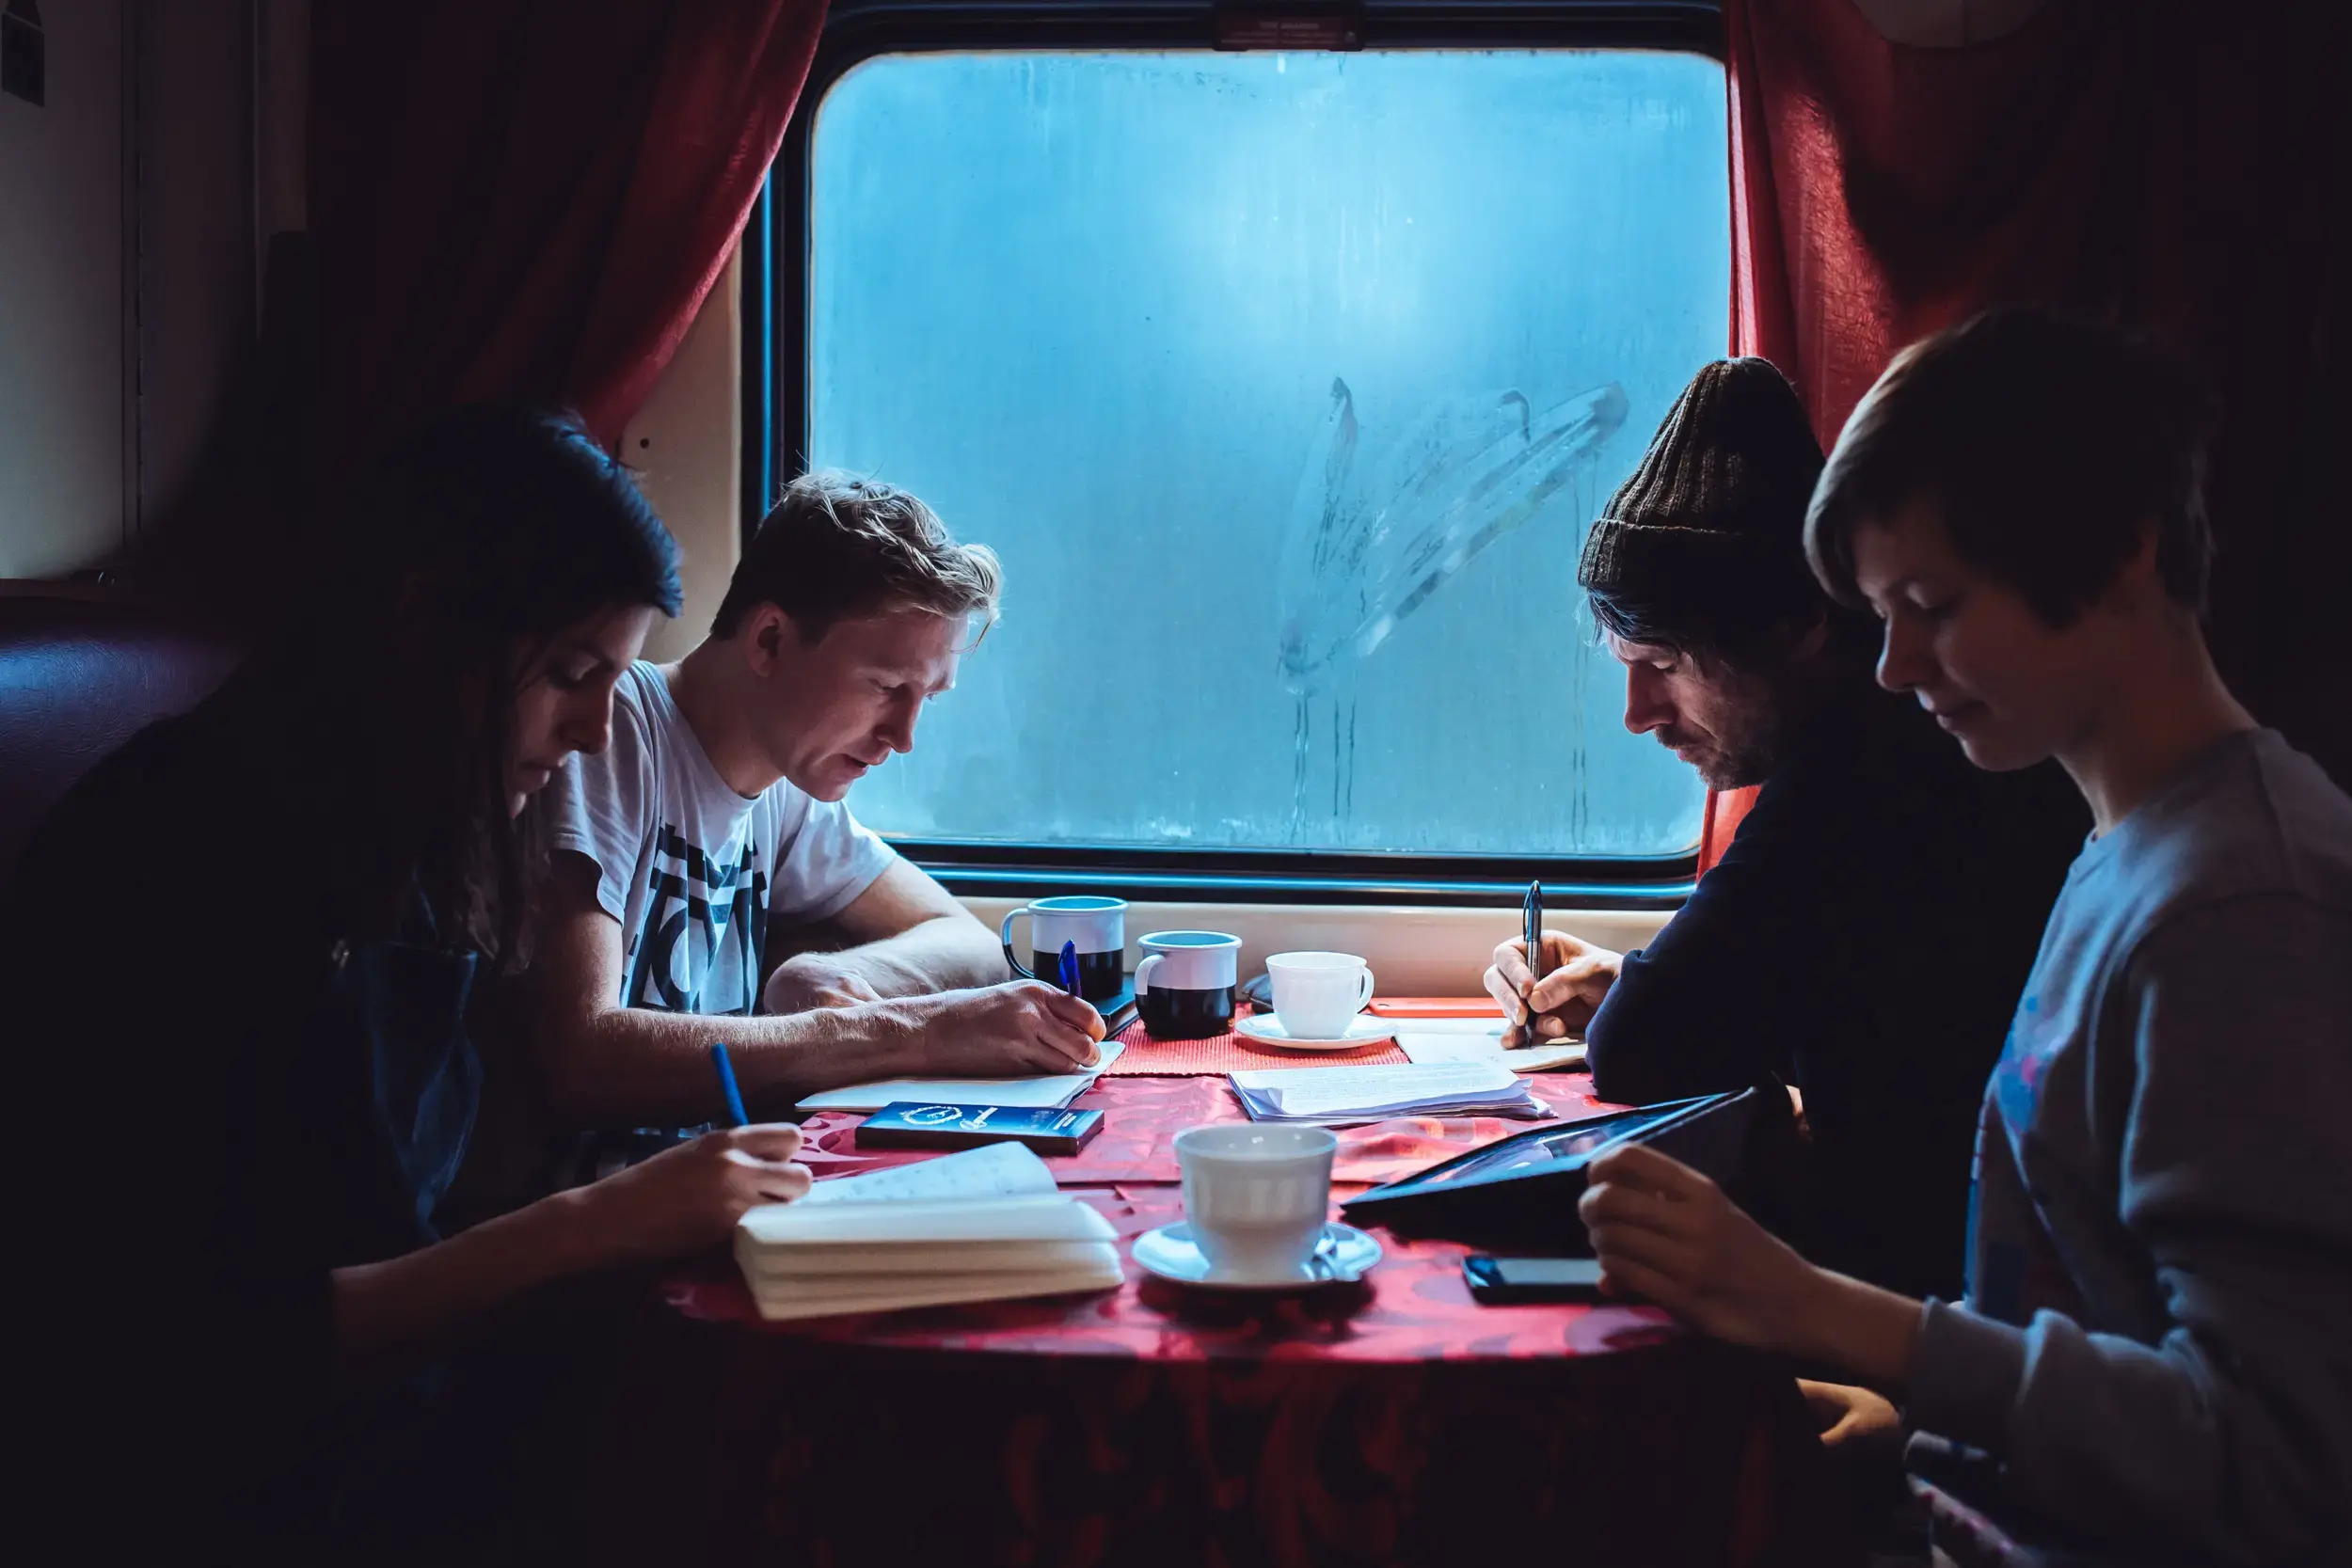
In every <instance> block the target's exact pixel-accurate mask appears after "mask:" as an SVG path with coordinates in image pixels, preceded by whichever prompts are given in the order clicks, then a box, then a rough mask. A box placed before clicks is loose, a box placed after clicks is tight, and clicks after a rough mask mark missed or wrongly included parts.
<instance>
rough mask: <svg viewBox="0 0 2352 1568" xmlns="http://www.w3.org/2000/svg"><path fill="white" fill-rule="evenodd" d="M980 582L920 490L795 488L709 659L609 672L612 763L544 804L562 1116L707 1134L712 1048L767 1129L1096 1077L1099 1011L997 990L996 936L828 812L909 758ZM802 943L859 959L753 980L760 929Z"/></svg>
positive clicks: (971, 553)
mask: <svg viewBox="0 0 2352 1568" xmlns="http://www.w3.org/2000/svg"><path fill="white" fill-rule="evenodd" d="M997 582H998V569H997V564H996V558H995V557H994V556H993V554H991V553H990V552H989V551H988V550H987V549H986V548H984V547H982V546H967V545H960V544H958V543H956V542H955V540H953V539H952V538H950V537H949V536H948V533H947V531H946V528H945V527H943V526H942V525H941V523H940V521H939V518H938V517H937V516H936V515H934V514H933V513H932V512H931V510H930V508H929V507H927V506H925V505H924V504H923V503H922V502H921V501H919V500H917V499H915V498H914V497H913V496H910V495H908V494H906V493H905V492H904V491H901V490H898V489H895V488H893V487H891V486H889V485H884V484H879V483H872V482H869V481H864V480H858V479H852V478H849V477H847V476H843V475H838V474H812V475H808V476H806V477H804V478H802V479H799V480H796V481H794V482H793V483H792V484H791V485H790V486H789V487H788V488H787V491H786V492H785V496H784V499H782V500H780V501H779V502H778V503H777V504H776V507H775V509H774V510H773V511H772V512H771V513H770V514H769V515H768V517H767V519H766V520H765V521H764V522H762V523H761V525H760V528H759V531H758V532H757V534H756V535H755V536H754V538H753V540H752V542H751V544H750V546H749V547H748V548H747V549H746V550H745V552H744V556H743V560H742V562H741V564H740V565H739V566H738V567H737V569H736V573H735V578H734V580H733V582H732V583H730V584H729V586H728V589H727V595H726V598H725V600H724V602H723V604H722V605H721V606H720V609H719V613H718V616H717V618H716V620H715V621H714V622H713V624H712V627H711V635H710V636H709V638H707V640H705V641H703V643H702V644H701V645H700V646H699V647H697V648H695V649H694V650H693V651H692V652H691V653H690V654H688V655H687V656H686V657H684V658H682V659H680V660H679V661H678V662H677V663H675V664H669V665H654V664H649V663H642V662H641V663H639V664H637V665H635V666H634V667H633V668H631V669H630V670H629V671H628V673H625V674H624V675H623V676H622V678H621V681H620V684H619V686H618V688H617V689H616V690H615V691H614V694H613V702H612V743H611V744H610V745H608V746H607V747H606V748H605V749H604V751H603V752H600V753H598V754H596V755H593V756H590V755H576V756H574V757H573V758H572V759H571V760H570V761H569V762H568V763H566V764H565V765H564V768H563V770H562V771H561V772H560V773H559V774H558V775H557V776H556V778H555V780H554V782H553V784H552V785H551V787H550V789H549V797H550V804H551V805H552V807H553V810H552V812H551V814H550V816H551V819H552V821H553V822H554V824H555V826H554V832H553V841H554V849H555V854H554V866H553V874H552V876H551V877H550V879H549V887H548V895H547V899H546V910H545V911H544V914H545V918H544V934H543V936H542V939H541V946H540V951H539V954H538V956H537V958H536V959H535V961H534V963H533V966H532V967H533V972H534V974H536V976H537V980H536V983H535V1001H536V1007H535V1010H536V1015H537V1019H536V1028H535V1029H534V1031H533V1034H534V1037H535V1039H536V1042H537V1045H538V1054H539V1057H540V1061H541V1067H542V1071H543V1072H544V1074H545V1077H546V1079H547V1083H548V1093H549V1097H550V1099H551V1100H552V1101H553V1102H554V1103H555V1105H556V1106H557V1107H558V1108H559V1109H560V1110H562V1111H564V1112H565V1113H567V1114H568V1115H569V1116H571V1117H574V1118H576V1119H579V1120H580V1121H582V1122H587V1123H591V1124H595V1123H604V1124H612V1123H617V1122H630V1121H660V1120H674V1121H680V1122H683V1121H691V1120H700V1119H703V1118H705V1117H710V1116H712V1115H714V1114H715V1113H716V1112H717V1111H718V1109H719V1100H720V1090H719V1085H718V1081H717V1078H716V1075H715V1074H714V1072H713V1070H712V1067H711V1063H710V1060H709V1051H708V1047H709V1045H710V1043H711V1042H712V1041H713V1040H723V1041H725V1042H726V1045H727V1048H728V1053H729V1055H730V1056H731V1057H732V1058H733V1061H734V1064H735V1069H736V1072H737V1075H738V1077H739V1080H740V1082H741V1085H742V1088H743V1093H744V1096H745V1098H746V1099H747V1100H748V1101H751V1102H752V1103H753V1104H754V1105H755V1106H764V1107H766V1108H767V1109H770V1110H774V1109H779V1108H784V1107H788V1106H789V1105H791V1104H792V1103H793V1101H796V1100H798V1099H799V1098H801V1097H802V1096H803V1095H806V1094H810V1093H813V1092H815V1091H817V1090H819V1089H825V1088H832V1087H836V1086H838V1085H844V1084H855V1083H863V1082H866V1081H867V1080H870V1079H875V1078H887V1077H893V1076H898V1075H902V1074H923V1075H929V1076H948V1077H978V1076H990V1075H994V1074H1005V1075H1008V1076H1011V1075H1020V1074H1028V1073H1039V1072H1058V1071H1069V1070H1072V1069H1076V1068H1078V1067H1082V1066H1085V1065H1087V1064H1089V1063H1091V1062H1092V1061H1094V1060H1095V1059H1096V1054H1097V1053H1096V1051H1095V1041H1096V1040H1098V1039H1100V1038H1101V1037H1102V1033H1103V1022H1102V1019H1101V1018H1100V1016H1099V1015H1097V1014H1096V1013H1095V1011H1094V1009H1093V1008H1092V1007H1090V1006H1088V1005H1087V1004H1086V1003H1084V1002H1081V1001H1079V1000H1077V999H1076V998H1074V997H1071V996H1067V995H1064V994H1063V993H1062V992H1060V991H1059V990H1055V989H1054V988H1053V987H1051V986H1046V985H1041V984H1040V983H1038V982H1036V981H1018V982H1014V983H1010V984H1007V983H1004V982H1005V977H1006V973H1007V972H1006V968H1005V963H1004V959H1003V957H1002V951H1001V949H1000V948H999V946H998V944H997V941H996V937H995V934H994V933H993V932H992V931H990V930H989V929H988V928H987V927H984V926H982V925H981V924H980V923H979V922H978V921H977V920H975V919H974V918H973V917H972V916H971V914H970V913H968V912H967V911H965V910H964V909H963V907H962V906H961V905H960V904H958V903H957V902H956V901H955V899H954V898H952V897H951V896H949V895H948V894H947V892H946V889H944V888H942V887H941V886H940V885H939V884H938V883H937V882H936V881H933V880H932V879H930V877H929V876H927V875H926V874H925V873H923V872H922V871H921V870H919V869H917V868H916V867H915V866H914V865H912V864H910V863H907V862H906V861H904V860H902V859H900V858H899V857H898V854H897V852H896V851H894V850H893V849H892V848H891V847H889V846H888V845H886V844H884V843H883V842H882V840H881V839H879V838H877V837H876V836H874V834H873V833H871V832H868V831H867V830H866V829H865V828H864V827H862V826H860V825H859V823H858V821H857V820H856V818H854V817H852V816H850V811H849V807H848V806H847V805H846V804H844V803H843V797H844V796H846V795H847V794H848V793H849V790H850V785H851V784H855V783H856V782H857V781H858V779H859V778H861V777H863V776H864V774H865V773H866V769H868V768H873V767H875V766H876V765H878V764H879V763H881V762H882V761H883V760H884V759H885V758H887V757H888V756H889V755H890V754H891V753H892V752H905V751H910V750H912V749H913V747H914V725H915V720H916V718H917V716H918V715H919V714H920V713H921V711H922V707H923V705H924V704H925V703H926V702H928V701H930V699H931V698H932V697H934V696H937V695H938V694H939V693H941V692H943V691H946V690H947V689H949V688H950V687H952V686H953V685H954V684H955V678H956V666H957V663H958V661H959V659H960V658H961V656H962V654H963V652H964V651H965V650H966V649H967V648H968V647H970V645H971V644H972V642H973V641H975V640H976V638H977V635H978V634H979V633H981V632H984V631H985V630H986V629H987V626H988V625H989V623H990V621H992V620H993V617H994V615H995V609H996V594H997ZM818 922H825V923H829V924H830V926H831V927H833V928H834V932H835V933H836V934H838V935H844V936H846V937H847V938H848V939H849V941H850V943H851V945H850V946H849V947H847V948H845V949H842V950H840V951H834V952H806V953H801V954H797V955H795V956H793V957H790V958H784V959H783V960H782V961H780V962H778V961H775V960H774V959H773V958H771V942H770V936H771V932H773V931H778V930H781V929H782V928H784V927H795V926H805V925H810V924H814V923H818Z"/></svg>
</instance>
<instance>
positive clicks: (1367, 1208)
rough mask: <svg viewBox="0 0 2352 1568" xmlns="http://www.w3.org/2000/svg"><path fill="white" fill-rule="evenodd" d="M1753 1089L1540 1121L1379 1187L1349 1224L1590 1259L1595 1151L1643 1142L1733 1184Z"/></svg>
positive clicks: (1353, 1208) (1349, 1213) (1352, 1208)
mask: <svg viewBox="0 0 2352 1568" xmlns="http://www.w3.org/2000/svg"><path fill="white" fill-rule="evenodd" d="M1756 1094H1757V1091H1756V1090H1755V1089H1741V1090H1739V1091H1738V1092H1737V1093H1733V1094H1718V1095H1708V1096H1705V1097H1703V1098H1700V1099H1696V1100H1677V1101H1670V1102H1668V1103H1666V1104H1663V1105H1645V1106H1642V1107H1640V1108H1639V1109H1636V1110H1630V1111H1613V1112H1610V1113H1608V1114H1607V1115H1604V1116H1598V1117H1586V1118H1584V1119H1582V1120H1581V1121H1575V1122H1570V1123H1569V1124H1567V1125H1566V1126H1565V1127H1539V1128H1536V1129H1535V1130H1534V1131H1533V1132H1520V1133H1518V1134H1515V1135H1514V1136H1511V1137H1508V1138H1504V1139H1502V1140H1501V1141H1500V1142H1497V1143H1491V1144H1488V1145H1486V1147H1485V1148H1473V1149H1471V1150H1470V1152H1469V1153H1468V1154H1457V1155H1455V1156H1454V1158H1453V1159H1451V1160H1446V1161H1442V1162H1440V1163H1439V1164H1434V1165H1432V1166H1430V1167H1429V1168H1428V1169H1427V1170H1423V1171H1417V1172H1415V1173H1414V1174H1413V1175H1411V1176H1407V1177H1405V1178H1403V1179H1401V1180H1395V1181H1391V1182H1390V1183H1388V1184H1387V1185H1386V1186H1381V1187H1375V1188H1373V1189H1372V1190H1371V1191H1369V1192H1366V1193H1363V1194H1361V1195H1359V1196H1357V1197H1355V1198H1353V1199H1351V1200H1350V1201H1349V1202H1347V1203H1346V1204H1344V1205H1343V1206H1342V1209H1341V1212H1342V1213H1343V1214H1344V1215H1345V1216H1346V1217H1347V1221H1348V1223H1349V1224H1351V1225H1384V1226H1386V1227H1389V1228H1390V1229H1391V1230H1392V1231H1394V1232H1396V1233H1397V1234H1398V1235H1400V1236H1442V1237H1446V1238H1448V1239H1450V1240H1453V1241H1458V1242H1469V1243H1471V1244H1473V1245H1477V1246H1483V1247H1486V1248H1489V1249H1491V1250H1508V1249H1511V1248H1514V1247H1518V1248H1524V1249H1525V1250H1527V1251H1529V1252H1531V1253H1535V1254H1541V1255H1546V1256H1554V1257H1589V1256H1591V1253H1592V1244H1591V1243H1590V1242H1589V1241H1587V1240H1586V1238H1585V1235H1584V1223H1583V1221H1581V1220H1580V1219H1578V1218H1577V1214H1576V1200H1577V1199H1578V1198H1580V1197H1581V1196H1583V1194H1584V1168H1585V1166H1586V1165H1587V1164H1589V1163H1590V1162H1591V1161H1592V1159H1593V1157H1594V1156H1596V1155H1597V1154H1598V1153H1600V1151H1601V1150H1602V1149H1604V1148H1609V1147H1611V1146H1612V1145H1613V1144H1618V1143H1624V1142H1639V1143H1646V1144H1650V1145H1652V1146H1654V1147H1656V1148H1658V1149H1659V1150H1661V1152H1663V1153H1666V1154H1671V1155H1673V1156H1674V1157H1675V1158H1676V1159H1677V1160H1680V1161H1682V1162H1683V1163H1684V1164H1688V1165H1692V1166H1693V1167H1694V1168H1696V1169H1698V1170H1700V1171H1703V1172H1705V1173H1706V1174H1707V1175H1708V1176H1709V1177H1711V1178H1713V1179H1714V1180H1717V1181H1720V1182H1724V1183H1725V1184H1729V1183H1730V1182H1731V1181H1733V1180H1735V1179H1736V1178H1737V1176H1738V1175H1739V1172H1740V1165H1741V1164H1742V1161H1743V1158H1744V1156H1745V1153H1746V1148H1747V1139H1748V1130H1749V1127H1750V1124H1751V1123H1752V1121H1753V1120H1754V1116H1755V1111H1756V1104H1757V1100H1756Z"/></svg>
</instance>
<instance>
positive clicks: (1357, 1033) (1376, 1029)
mask: <svg viewBox="0 0 2352 1568" xmlns="http://www.w3.org/2000/svg"><path fill="white" fill-rule="evenodd" d="M1233 1033H1234V1034H1236V1035H1247V1036H1248V1037H1250V1038H1251V1039H1253V1040H1256V1041H1257V1042H1258V1043H1259V1044H1261V1045H1279V1046H1280V1047H1281V1048H1282V1049H1283V1050H1285V1051H1355V1050H1358V1049H1360V1048H1361V1047H1363V1046H1367V1045H1370V1044H1372V1043H1373V1042H1374V1041H1375V1040H1392V1039H1394V1038H1396V1020H1394V1019H1392V1018H1374V1017H1372V1016H1371V1015H1370V1014H1368V1013H1359V1014H1357V1015H1356V1017H1355V1019H1354V1020H1352V1021H1351V1022H1349V1023H1348V1026H1347V1034H1346V1036H1345V1037H1343V1038H1341V1039H1335V1040H1327V1039H1299V1038H1296V1037H1294V1036H1293V1035H1292V1034H1291V1033H1290V1031H1289V1030H1287V1029H1284V1028H1283V1027H1282V1022H1281V1020H1279V1019H1278V1018H1276V1017H1275V1016H1274V1015H1273V1014H1272V1013H1251V1014H1250V1015H1249V1016H1248V1018H1239V1019H1235V1020H1234V1021H1233Z"/></svg>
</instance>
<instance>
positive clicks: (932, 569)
mask: <svg viewBox="0 0 2352 1568" xmlns="http://www.w3.org/2000/svg"><path fill="white" fill-rule="evenodd" d="M1002 577H1003V574H1002V569H1001V568H1000V567H999V566H998V565H997V562H996V556H995V552H993V550H991V549H989V547H988V546H985V545H960V544H958V543H956V541H955V540H954V539H953V538H952V537H951V536H950V535H949V534H948V532H947V526H946V524H945V523H943V522H941V521H940V520H939V515H938V514H937V513H935V512H933V511H932V510H931V509H930V507H928V506H926V505H924V504H923V503H922V502H921V501H920V500H917V499H915V498H914V497H913V496H911V495H909V494H908V493H907V492H906V491H904V490H901V489H899V488H898V486H896V485H893V484H884V483H882V482H880V481H879V480H871V479H862V478H859V477H858V476H856V475H854V474H845V473H840V472H837V471H834V470H820V471H818V472H817V473H810V474H803V475H802V476H801V477H800V478H798V479H796V480H794V481H793V482H792V483H790V484H787V485H786V486H785V490H784V496H783V498H782V499H779V500H778V501H777V502H776V504H775V505H774V507H773V508H771V510H770V511H769V513H768V515H767V516H766V517H765V518H763V519H762V520H761V521H760V525H759V531H757V532H756V533H755V534H753V536H752V541H751V543H750V545H748V546H745V548H744V551H743V559H742V561H741V562H739V563H738V564H737V566H736V568H735V577H734V579H733V580H732V581H730V582H729V583H728V584H727V596H726V598H725V599H724V600H723V601H721V603H720V605H719V613H718V615H717V617H716V618H714V619H713V620H712V622H711V625H710V631H711V635H712V636H714V637H733V636H734V635H735V634H736V632H737V631H738V630H739V628H740V627H741V626H742V624H743V617H744V616H746V615H748V614H750V613H751V612H752V610H755V609H756V608H758V607H759V606H761V605H763V604H771V605H774V606H775V607H776V608H777V609H778V610H783V611H784V612H785V613H786V614H787V615H789V616H791V617H792V621H793V624H794V625H795V626H799V627H800V630H801V635H802V637H803V639H804V640H806V641H810V642H817V641H822V640H823V638H824V635H825V633H826V632H827V631H828V630H830V629H831V628H832V626H833V624H834V622H836V621H846V620H851V619H854V618H856V617H858V616H861V615H871V614H874V613H877V612H878V611H881V610H888V609H893V608H896V607H898V606H901V605H908V606H913V607H914V608H915V609H917V610H930V611H931V612H933V613H934V614H939V615H975V614H977V615H978V616H980V617H981V618H982V621H981V626H980V635H983V636H985V635H986V633H987V630H988V627H989V626H992V625H993V624H994V622H995V619H996V596H997V594H998V592H999V590H1000V587H1001V584H1002ZM976 641H977V639H976Z"/></svg>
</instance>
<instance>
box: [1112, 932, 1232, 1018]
mask: <svg viewBox="0 0 2352 1568" xmlns="http://www.w3.org/2000/svg"><path fill="white" fill-rule="evenodd" d="M1136 945H1137V946H1139V947H1141V948H1142V949H1143V961H1142V962H1141V963H1139V964H1137V965H1136V1011H1137V1012H1138V1013H1140V1014H1142V1016H1143V1026H1144V1028H1145V1029H1146V1030H1148V1031H1149V1032H1150V1033H1151V1034H1152V1035H1153V1036H1154V1037H1157V1038H1160V1039H1166V1040H1197V1039H1204V1038H1206V1037H1209V1036H1211V1035H1221V1034H1223V1033H1225V1031H1226V1030H1228V1029H1230V1028H1232V1025H1233V998H1234V992H1233V988H1234V985H1235V982H1236V981H1238V980H1239V978H1240V967H1239V966H1240V963H1241V938H1239V937H1236V936H1231V935H1228V934H1227V933H1226V932H1223V931H1154V932H1152V934H1151V935H1150V936H1148V937H1145V938H1144V939H1143V940H1142V941H1141V942H1137V943H1136Z"/></svg>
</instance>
